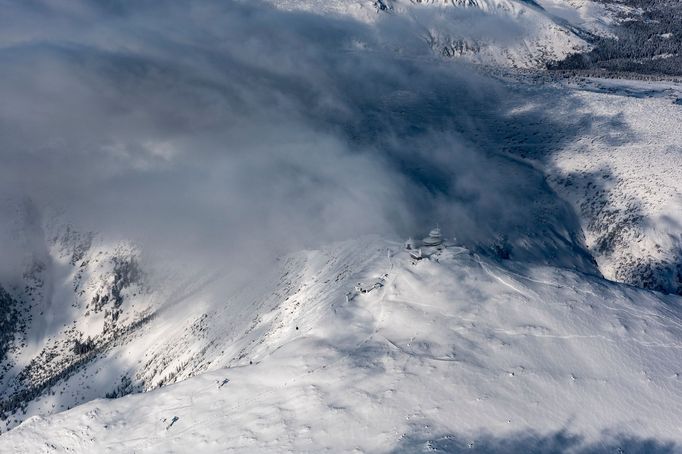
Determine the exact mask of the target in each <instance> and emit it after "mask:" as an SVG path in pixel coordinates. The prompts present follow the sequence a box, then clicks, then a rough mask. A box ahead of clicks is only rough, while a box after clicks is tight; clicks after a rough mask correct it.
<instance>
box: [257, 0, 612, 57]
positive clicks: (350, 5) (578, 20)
mask: <svg viewBox="0 0 682 454" xmlns="http://www.w3.org/2000/svg"><path fill="white" fill-rule="evenodd" d="M269 1H270V2H271V3H273V4H274V5H276V6H277V7H279V8H283V9H290V10H305V11H310V12H315V13H319V14H338V15H345V16H351V17H353V18H355V19H359V20H361V21H366V22H374V21H379V20H381V21H391V20H394V21H396V22H399V21H401V20H407V21H412V22H414V23H416V24H417V25H418V29H420V30H421V33H420V34H419V35H418V36H413V37H412V39H413V40H414V41H415V42H420V41H421V42H422V43H423V44H425V45H427V46H429V47H430V48H432V50H433V52H435V53H436V54H438V55H441V56H443V57H446V58H458V59H464V60H466V61H470V62H473V63H479V64H486V65H502V66H508V67H517V68H544V66H545V65H546V64H547V63H548V62H550V61H556V60H562V59H564V58H566V57H567V56H568V55H570V54H573V53H576V52H584V51H587V50H588V49H589V48H590V46H589V44H588V42H586V41H585V39H586V38H587V39H589V38H590V37H591V36H592V33H595V32H597V33H606V30H608V25H607V24H608V23H609V22H610V17H609V15H608V12H607V10H605V9H603V8H599V7H595V6H593V5H594V4H593V3H592V2H588V1H583V2H581V3H579V4H574V3H572V2H568V1H560V2H553V3H552V2H535V1H523V0H448V1H435V0H376V1H371V0H356V1H342V0H335V1H318V0H303V1H298V0H297V1H290V0H269ZM545 5H547V7H548V8H545V7H544V6H545ZM403 38H405V36H403ZM386 45H387V46H388V47H391V48H398V49H400V47H402V46H404V45H405V43H400V42H395V41H393V40H391V39H388V40H387V43H386Z"/></svg>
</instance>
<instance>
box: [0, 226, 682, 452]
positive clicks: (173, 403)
mask: <svg viewBox="0 0 682 454" xmlns="http://www.w3.org/2000/svg"><path fill="white" fill-rule="evenodd" d="M282 270H286V272H285V273H284V274H283V276H284V278H283V280H274V281H271V280H269V278H267V277H259V278H258V279H255V280H254V282H253V283H252V284H251V285H250V286H248V287H247V290H246V294H249V292H256V293H260V292H264V293H271V294H272V295H278V296H277V297H273V300H272V304H271V305H270V304H261V303H256V300H249V298H247V297H245V296H244V295H242V296H239V297H238V296H237V295H233V296H234V297H235V298H238V299H240V304H239V306H233V305H230V304H229V303H228V301H229V300H230V299H231V296H229V295H225V300H224V301H225V306H224V307H223V308H221V309H216V310H215V311H214V312H212V313H210V314H209V315H208V316H207V317H206V324H207V325H210V324H211V320H213V319H214V318H216V317H218V318H230V319H232V318H234V314H229V312H230V311H232V310H234V309H235V308H237V307H239V308H240V309H241V310H242V311H244V313H243V315H244V319H248V318H251V319H252V322H251V324H250V326H249V329H248V330H247V331H246V332H243V333H242V334H239V335H237V336H236V337H235V340H236V344H239V346H236V347H232V346H231V345H232V344H230V343H226V342H224V341H221V342H218V343H217V344H219V346H218V345H217V346H216V348H221V349H222V348H226V349H230V351H227V350H226V351H225V352H224V354H225V356H224V358H222V359H220V360H216V361H214V362H213V363H212V365H211V368H213V369H214V370H213V371H212V372H209V373H205V374H203V375H201V376H199V377H195V378H191V379H188V380H186V381H183V382H182V383H179V384H176V385H173V386H167V387H163V388H161V389H158V390H155V391H152V392H149V393H144V394H136V395H131V396H127V397H124V398H121V399H114V400H95V401H92V402H89V403H87V404H85V405H83V406H80V407H77V408H75V409H72V410H70V411H67V412H63V413H59V414H56V415H53V416H51V417H47V418H43V417H34V418H31V419H29V420H28V421H26V422H25V423H24V424H22V425H21V426H20V427H18V428H16V429H15V430H13V431H11V432H9V433H7V434H5V435H3V437H2V438H0V449H1V450H3V451H8V452H17V453H23V452H27V453H28V452H37V451H44V452H63V451H69V452H92V451H93V450H94V451H97V452H114V451H129V452H132V451H134V452H188V451H190V450H197V449H199V450H201V451H202V452H224V451H225V450H229V449H238V450H258V451H260V452H262V451H292V450H293V451H323V450H332V451H352V450H358V451H364V452H391V451H398V452H400V451H404V452H416V451H429V450H436V451H439V450H440V451H456V450H459V449H464V448H467V447H469V448H475V449H479V450H481V451H486V450H498V451H499V450H502V451H504V450H514V449H520V448H521V447H523V448H525V449H529V448H535V449H542V450H554V451H557V450H572V451H573V452H580V451H581V450H583V449H585V450H589V449H597V450H602V451H603V450H606V451H608V450H610V449H612V450H614V451H616V450H624V451H625V452H629V451H630V450H634V451H638V450H646V451H647V452H658V450H660V451H661V452H673V451H675V450H677V449H679V448H680V445H679V443H681V442H682V432H681V431H680V427H679V424H678V418H676V417H675V415H679V414H681V413H682V387H681V386H680V374H681V373H682V371H680V364H682V345H681V344H680V339H682V314H681V313H680V310H679V308H680V307H681V306H680V302H681V301H680V298H679V297H672V296H668V297H665V296H661V295H660V294H656V293H652V292H648V291H645V290H638V289H634V288H631V287H627V286H623V285H620V284H616V283H610V282H608V281H605V280H602V279H600V278H597V277H593V276H588V275H584V274H579V273H575V272H571V271H567V270H565V269H557V268H552V267H544V266H526V265H522V264H519V263H516V262H496V261H491V260H488V259H484V258H481V257H478V256H477V255H475V254H472V253H470V252H469V251H467V250H466V249H464V248H457V247H449V248H447V249H446V250H445V251H443V252H441V253H439V254H437V255H435V256H433V257H432V258H431V259H427V260H421V261H417V262H415V261H413V260H412V259H411V258H410V257H409V255H408V254H407V253H405V252H403V251H402V250H401V247H400V245H397V244H395V243H391V242H386V241H384V240H381V239H378V238H367V239H364V240H361V241H350V242H345V243H340V244H336V245H333V246H330V247H327V248H324V249H322V250H319V251H307V252H303V253H300V254H297V255H295V256H292V257H291V258H290V259H289V260H288V261H284V262H283V263H282ZM358 283H360V285H358ZM356 288H362V289H365V290H366V291H365V292H362V291H360V292H358V291H356V290H355V289H356ZM275 300H276V301H275ZM249 301H250V302H249ZM259 301H260V300H259ZM182 306H183V305H179V306H178V307H177V309H174V311H175V310H177V312H179V313H178V314H177V315H176V316H177V317H178V318H180V317H182V315H181V314H183V313H185V312H184V311H185V310H186V309H183V307H182ZM247 313H248V316H247ZM217 326H222V329H223V330H222V334H223V335H224V336H225V337H230V336H231V334H230V333H229V331H230V330H229V328H228V327H225V326H224V325H222V324H217ZM197 329H200V328H197ZM200 330H201V329H200ZM204 332H205V333H206V335H207V336H209V337H213V336H216V334H218V337H219V333H218V332H217V331H212V330H211V328H207V329H206V330H204ZM236 334H237V333H236V332H233V333H232V335H236ZM159 335H160V336H163V334H161V333H160V334H159ZM173 342H175V343H181V342H184V340H183V339H178V338H176V339H174V340H173ZM139 347H140V345H136V343H135V342H132V343H130V344H129V345H128V346H127V347H126V350H127V353H125V354H123V355H121V357H120V358H121V361H123V360H124V358H126V357H131V355H133V356H132V357H134V355H138V357H139V355H140V353H139V352H137V353H136V349H137V348H139ZM238 352H240V353H239V354H237V353H238ZM230 358H232V359H230ZM173 360H174V358H169V361H173ZM130 362H131V363H132V362H134V361H130ZM226 366H227V367H226ZM96 380H97V379H96V377H92V378H90V379H89V380H88V381H86V383H93V382H94V381H96ZM53 399H54V400H55V401H57V400H58V397H56V396H55V397H53ZM486 452H487V451H486Z"/></svg>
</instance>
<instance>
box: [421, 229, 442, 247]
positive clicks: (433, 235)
mask: <svg viewBox="0 0 682 454" xmlns="http://www.w3.org/2000/svg"><path fill="white" fill-rule="evenodd" d="M422 244H423V245H424V246H427V247H436V246H440V245H441V244H443V235H442V234H441V232H440V227H436V228H435V229H433V230H431V231H430V232H429V236H427V237H426V238H424V239H423V240H422Z"/></svg>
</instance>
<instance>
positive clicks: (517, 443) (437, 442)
mask: <svg viewBox="0 0 682 454" xmlns="http://www.w3.org/2000/svg"><path fill="white" fill-rule="evenodd" d="M680 448H682V447H681V446H679V445H676V444H675V443H673V442H670V441H659V440H656V439H654V438H639V437H636V436H631V435H615V436H612V435H604V438H603V440H602V441H597V442H586V441H585V439H584V437H582V436H580V435H576V434H571V433H570V432H567V431H563V430H562V431H559V432H556V433H553V434H545V435H541V434H538V433H535V432H532V431H530V432H519V433H516V434H512V435H508V436H504V437H498V436H494V435H491V434H485V433H484V434H481V435H477V436H474V437H466V436H461V435H455V434H451V435H450V434H448V435H439V436H433V437H428V436H420V435H417V436H412V435H408V436H406V437H404V438H403V439H402V440H401V442H400V443H399V444H398V446H396V447H395V448H394V449H393V450H392V451H391V452H393V453H395V454H398V453H418V452H437V453H438V452H440V453H459V452H471V453H486V454H488V453H489V454H494V453H505V454H517V453H518V454H535V453H537V454H541V453H542V454H549V453H556V454H559V453H564V452H571V453H575V454H598V453H609V454H611V453H617V454H626V453H627V454H672V453H676V452H679V450H680Z"/></svg>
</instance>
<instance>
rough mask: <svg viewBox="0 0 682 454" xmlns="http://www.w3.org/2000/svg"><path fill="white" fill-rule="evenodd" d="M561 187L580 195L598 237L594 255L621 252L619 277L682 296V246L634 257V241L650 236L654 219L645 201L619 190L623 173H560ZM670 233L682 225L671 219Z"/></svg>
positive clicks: (589, 224)
mask: <svg viewBox="0 0 682 454" xmlns="http://www.w3.org/2000/svg"><path fill="white" fill-rule="evenodd" d="M555 182H556V184H557V185H559V186H564V187H567V188H569V187H570V188H571V190H572V191H577V193H578V194H580V199H581V200H582V203H581V204H580V213H579V214H580V216H581V217H582V218H583V219H584V220H585V228H586V229H587V230H588V231H589V232H590V233H591V234H592V235H594V237H595V238H596V241H595V244H594V245H593V246H592V248H591V249H592V253H593V254H594V256H595V257H600V256H601V257H610V256H611V255H613V254H614V253H620V254H622V255H621V256H619V257H618V258H617V261H616V262H615V264H614V268H615V270H614V273H615V274H614V276H613V277H614V278H615V279H616V280H617V281H619V282H624V283H626V284H630V285H633V286H636V287H640V288H644V289H648V290H655V291H659V292H663V293H674V294H682V244H680V243H679V242H678V246H677V248H675V249H673V250H669V251H663V250H662V249H661V250H660V251H659V252H663V253H667V254H666V255H667V257H666V258H662V259H659V258H656V257H654V256H651V255H648V256H640V255H633V254H632V253H631V252H630V250H631V249H632V247H633V245H636V244H637V243H639V242H641V241H642V240H644V239H645V235H646V231H645V229H646V228H647V227H648V223H649V220H648V219H647V216H646V215H645V213H644V210H643V207H642V204H643V202H642V201H641V200H639V199H637V198H633V196H629V197H627V198H626V196H624V195H622V194H619V193H618V192H617V191H614V188H617V187H618V186H620V185H621V182H619V181H618V177H617V176H615V174H614V172H613V171H612V170H611V169H610V168H608V167H602V168H601V169H597V170H594V171H590V172H586V171H585V172H581V171H575V172H572V173H569V174H567V175H564V176H562V177H558V178H556V179H555ZM670 222H671V223H673V224H672V225H671V226H670V230H669V231H672V232H674V231H678V232H680V231H682V226H680V225H678V224H677V223H676V222H675V221H673V220H672V219H671V220H670Z"/></svg>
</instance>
